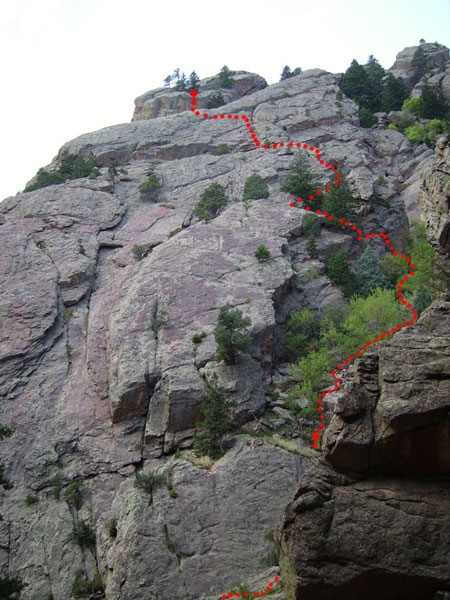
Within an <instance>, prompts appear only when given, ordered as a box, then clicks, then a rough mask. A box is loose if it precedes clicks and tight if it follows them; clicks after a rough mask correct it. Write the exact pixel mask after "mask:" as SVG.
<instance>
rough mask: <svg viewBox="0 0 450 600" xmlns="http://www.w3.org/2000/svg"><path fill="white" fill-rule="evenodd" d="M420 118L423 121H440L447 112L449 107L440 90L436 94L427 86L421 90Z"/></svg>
mask: <svg viewBox="0 0 450 600" xmlns="http://www.w3.org/2000/svg"><path fill="white" fill-rule="evenodd" d="M421 99H422V117H423V118H424V119H442V118H443V117H445V115H446V114H447V112H448V110H449V105H448V102H447V100H446V99H445V97H444V95H443V93H442V92H441V90H439V92H438V93H437V94H436V92H434V91H433V90H432V89H431V88H430V86H429V85H424V86H423V89H422V95H421Z"/></svg>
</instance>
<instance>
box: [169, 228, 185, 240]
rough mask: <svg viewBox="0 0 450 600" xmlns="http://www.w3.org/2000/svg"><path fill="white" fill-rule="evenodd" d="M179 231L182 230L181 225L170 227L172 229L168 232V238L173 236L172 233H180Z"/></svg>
mask: <svg viewBox="0 0 450 600" xmlns="http://www.w3.org/2000/svg"><path fill="white" fill-rule="evenodd" d="M180 231H183V228H182V227H177V228H176V229H172V231H171V232H170V233H169V238H171V237H173V236H174V235H177V233H180Z"/></svg>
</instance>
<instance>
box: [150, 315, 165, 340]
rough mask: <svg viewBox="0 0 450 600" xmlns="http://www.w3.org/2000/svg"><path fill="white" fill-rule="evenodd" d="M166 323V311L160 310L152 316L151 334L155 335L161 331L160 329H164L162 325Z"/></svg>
mask: <svg viewBox="0 0 450 600" xmlns="http://www.w3.org/2000/svg"><path fill="white" fill-rule="evenodd" d="M166 323H167V311H165V310H160V311H158V312H157V313H156V314H155V315H153V317H152V318H151V321H150V328H151V330H152V331H153V333H155V334H156V335H157V334H158V331H159V330H160V329H161V327H164V325H165V324H166Z"/></svg>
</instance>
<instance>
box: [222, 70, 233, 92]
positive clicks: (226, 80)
mask: <svg viewBox="0 0 450 600" xmlns="http://www.w3.org/2000/svg"><path fill="white" fill-rule="evenodd" d="M232 74H233V71H230V69H229V68H228V67H227V66H226V65H224V66H223V67H222V68H221V69H220V72H219V85H220V87H222V88H232V87H233V84H234V79H233V78H232V77H231V75H232Z"/></svg>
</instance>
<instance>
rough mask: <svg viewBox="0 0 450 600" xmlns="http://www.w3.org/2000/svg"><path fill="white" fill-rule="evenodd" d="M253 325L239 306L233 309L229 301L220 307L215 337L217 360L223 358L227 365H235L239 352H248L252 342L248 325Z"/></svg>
mask: <svg viewBox="0 0 450 600" xmlns="http://www.w3.org/2000/svg"><path fill="white" fill-rule="evenodd" d="M249 325H251V319H250V317H243V315H242V311H240V310H239V309H238V308H237V309H235V310H233V309H232V308H231V306H230V305H229V304H228V303H227V304H225V305H224V306H222V307H221V308H220V311H219V316H218V318H217V325H216V328H215V329H214V338H215V340H216V343H217V352H216V360H218V361H220V360H223V361H225V363H226V364H227V365H234V364H236V361H237V355H238V352H246V351H247V350H248V349H249V347H250V344H251V337H250V334H249V333H248V332H247V327H248V326H249Z"/></svg>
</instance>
